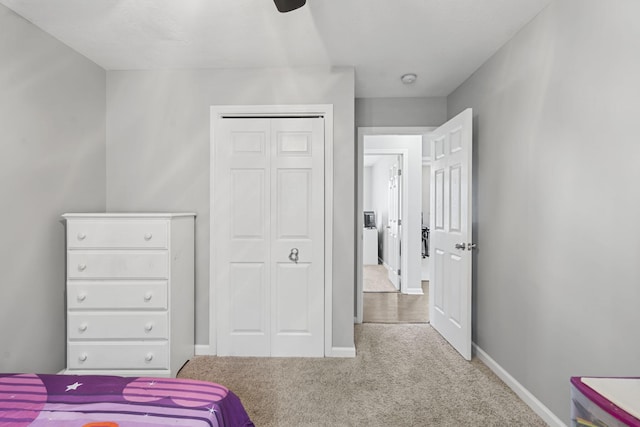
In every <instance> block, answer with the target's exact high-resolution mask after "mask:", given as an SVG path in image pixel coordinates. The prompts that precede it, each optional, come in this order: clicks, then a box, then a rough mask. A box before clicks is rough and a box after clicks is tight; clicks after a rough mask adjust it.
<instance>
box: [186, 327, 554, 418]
mask: <svg viewBox="0 0 640 427" xmlns="http://www.w3.org/2000/svg"><path fill="white" fill-rule="evenodd" d="M355 332H356V349H357V357H355V358H351V359H350V358H325V359H310V358H292V359H283V358H270V359H269V358H231V357H215V356H198V357H195V358H194V359H193V360H191V361H190V362H189V363H187V365H186V366H185V367H184V368H183V369H182V371H181V372H180V373H179V375H178V376H179V377H181V378H195V379H201V380H207V381H213V382H217V383H221V384H223V385H225V386H227V387H229V388H230V389H231V390H233V391H234V392H235V393H236V394H237V395H238V396H239V397H240V399H241V400H242V402H243V404H244V405H245V407H246V409H247V412H248V413H249V416H250V417H251V418H252V420H253V422H254V423H255V425H256V426H258V427H271V426H274V427H275V426H278V427H293V426H295V427H299V426H339V427H343V426H345V427H346V426H354V427H355V426H358V427H360V426H367V427H377V426H389V427H406V426H434V427H439V426H444V427H448V426H456V427H459V426H500V427H502V426H505V427H507V426H544V425H546V424H545V423H544V422H543V421H542V420H541V419H540V418H539V417H538V416H537V415H536V414H534V413H533V411H531V409H530V408H529V407H528V406H527V405H525V404H524V403H523V402H522V401H521V400H520V399H519V398H518V397H517V396H516V395H515V394H514V393H513V392H512V391H511V390H510V389H509V388H508V387H507V386H506V385H505V384H504V383H503V382H501V381H500V379H498V378H497V377H496V376H495V375H494V374H493V373H492V372H491V371H490V370H489V368H487V367H486V366H485V365H484V364H482V362H480V361H478V360H477V359H474V360H473V361H472V362H467V361H465V360H464V359H462V357H460V356H459V355H458V353H457V352H456V351H455V350H454V349H453V348H452V347H451V346H450V345H449V344H448V343H447V342H446V341H445V340H444V339H442V337H440V335H438V333H437V332H435V331H434V330H433V329H432V328H431V327H430V326H429V325H416V324H414V325H384V324H363V325H357V326H356V330H355Z"/></svg>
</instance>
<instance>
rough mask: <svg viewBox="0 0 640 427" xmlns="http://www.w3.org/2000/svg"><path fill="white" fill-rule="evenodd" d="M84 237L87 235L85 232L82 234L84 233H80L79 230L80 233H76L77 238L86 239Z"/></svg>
mask: <svg viewBox="0 0 640 427" xmlns="http://www.w3.org/2000/svg"><path fill="white" fill-rule="evenodd" d="M86 238H87V235H86V234H84V233H82V232H81V233H78V240H84V239H86Z"/></svg>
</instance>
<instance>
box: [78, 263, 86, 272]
mask: <svg viewBox="0 0 640 427" xmlns="http://www.w3.org/2000/svg"><path fill="white" fill-rule="evenodd" d="M86 269H87V264H78V271H85V270H86Z"/></svg>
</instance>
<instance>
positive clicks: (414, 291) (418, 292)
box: [405, 288, 424, 295]
mask: <svg viewBox="0 0 640 427" xmlns="http://www.w3.org/2000/svg"><path fill="white" fill-rule="evenodd" d="M405 295H424V292H423V291H422V289H415V288H411V289H407V292H405Z"/></svg>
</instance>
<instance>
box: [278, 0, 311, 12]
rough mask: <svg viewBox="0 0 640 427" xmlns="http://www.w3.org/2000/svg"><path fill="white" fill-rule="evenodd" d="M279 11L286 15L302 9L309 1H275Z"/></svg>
mask: <svg viewBox="0 0 640 427" xmlns="http://www.w3.org/2000/svg"><path fill="white" fill-rule="evenodd" d="M273 2H274V3H275V4H276V7H277V8H278V11H280V12H282V13H285V12H291V11H292V10H296V9H298V8H301V7H302V6H304V5H305V4H306V3H307V0H273Z"/></svg>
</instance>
